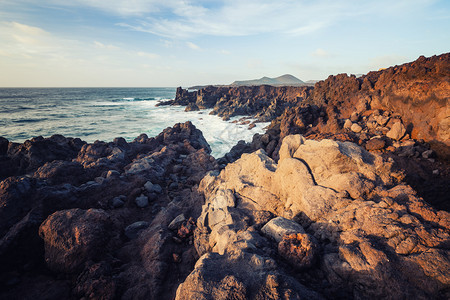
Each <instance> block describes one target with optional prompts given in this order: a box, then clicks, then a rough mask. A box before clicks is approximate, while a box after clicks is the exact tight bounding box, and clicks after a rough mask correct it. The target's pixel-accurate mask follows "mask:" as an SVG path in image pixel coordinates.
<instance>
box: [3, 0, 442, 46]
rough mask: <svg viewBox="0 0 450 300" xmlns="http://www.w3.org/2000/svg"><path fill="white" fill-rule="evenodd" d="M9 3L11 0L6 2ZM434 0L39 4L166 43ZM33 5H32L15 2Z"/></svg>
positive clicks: (295, 28)
mask: <svg viewBox="0 0 450 300" xmlns="http://www.w3.org/2000/svg"><path fill="white" fill-rule="evenodd" d="M4 1H7V0H4ZM433 1H434V0H398V1H395V3H394V2H392V1H391V0H377V1H355V0H340V1H335V0H316V1H300V0H278V1H272V0H246V1H242V0H212V1H211V0H209V1H207V0H197V1H189V0H165V1H160V0H132V1H126V0H109V1H99V0H72V1H63V0H41V1H39V3H40V4H38V5H42V6H46V5H47V6H48V5H52V6H60V7H80V6H81V7H88V8H94V9H97V10H100V11H103V12H105V13H107V14H110V15H116V16H120V17H121V19H122V20H121V22H120V23H119V24H117V25H120V26H124V27H126V28H129V29H131V30H136V31H142V32H148V33H152V34H155V35H159V36H162V37H168V38H183V39H189V38H192V37H195V36H200V35H212V36H246V35H254V34H261V33H277V34H289V35H306V34H312V33H315V32H317V31H319V30H321V29H323V28H327V27H329V26H332V25H333V24H335V23H336V22H339V21H340V20H342V19H354V18H355V17H361V16H365V15H379V16H380V17H382V16H384V15H389V16H392V15H396V14H407V13H408V12H409V11H411V10H420V8H421V7H425V6H426V5H429V4H430V3H433ZM7 2H10V1H7ZM16 2H18V3H22V5H24V4H23V3H33V4H34V5H36V1H32V0H16Z"/></svg>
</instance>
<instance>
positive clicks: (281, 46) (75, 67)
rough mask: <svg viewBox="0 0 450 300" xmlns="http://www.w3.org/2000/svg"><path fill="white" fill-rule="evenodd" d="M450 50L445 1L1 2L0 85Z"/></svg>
mask: <svg viewBox="0 0 450 300" xmlns="http://www.w3.org/2000/svg"><path fill="white" fill-rule="evenodd" d="M449 50H450V1H448V0H443V1H435V0H408V1H406V0H397V1H392V0H390V1H386V0H378V1H370V0H367V1H361V0H358V1H355V0H351V1H350V0H348V1H346V0H343V1H339V0H334V1H329V0H318V1H310V0H309V1H303V0H300V1H299V0H297V1H291V0H278V1H265V0H247V1H242V0H230V1H219V0H212V1H178V0H165V1H155V0H132V1H119V0H109V1H100V0H71V1H61V0H40V1H35V0H0V69H1V70H2V72H0V86H3V87H8V86H10V87H20V86H29V87H34V86H50V87H52V86H54V87H59V86H82V87H84V86H142V87H153V86H185V87H186V86H190V85H196V84H229V83H231V82H233V81H234V80H245V79H253V78H260V77H262V76H269V77H276V76H280V75H283V74H292V75H294V76H296V77H298V78H300V79H302V80H305V81H306V80H311V79H325V78H327V77H328V75H330V74H338V73H349V74H350V73H353V74H364V73H367V72H368V71H371V70H378V69H380V68H384V67H389V66H392V65H396V64H402V63H405V62H409V61H412V60H415V59H416V58H417V57H419V56H420V55H425V56H432V55H438V54H442V53H445V52H449Z"/></svg>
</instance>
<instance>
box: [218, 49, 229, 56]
mask: <svg viewBox="0 0 450 300" xmlns="http://www.w3.org/2000/svg"><path fill="white" fill-rule="evenodd" d="M219 53H220V54H223V55H230V54H231V52H230V51H228V50H225V49H222V50H220V51H219Z"/></svg>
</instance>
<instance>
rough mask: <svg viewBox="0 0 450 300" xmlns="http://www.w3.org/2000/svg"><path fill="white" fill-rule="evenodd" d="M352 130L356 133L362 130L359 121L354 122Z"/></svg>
mask: <svg viewBox="0 0 450 300" xmlns="http://www.w3.org/2000/svg"><path fill="white" fill-rule="evenodd" d="M350 130H351V131H353V132H356V133H359V132H361V131H362V127H361V126H360V125H359V124H358V123H353V124H352V126H351V127H350Z"/></svg>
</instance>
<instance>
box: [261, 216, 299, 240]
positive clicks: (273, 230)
mask: <svg viewBox="0 0 450 300" xmlns="http://www.w3.org/2000/svg"><path fill="white" fill-rule="evenodd" d="M261 232H262V233H264V234H265V235H267V236H270V237H271V238H273V239H274V240H275V241H277V242H280V241H281V240H282V239H283V236H285V235H288V234H292V233H294V234H297V233H305V230H304V229H303V227H302V226H301V225H300V224H298V223H296V222H294V221H292V220H288V219H286V218H283V217H276V218H274V219H272V220H270V221H269V222H267V224H266V225H264V227H263V228H261Z"/></svg>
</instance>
